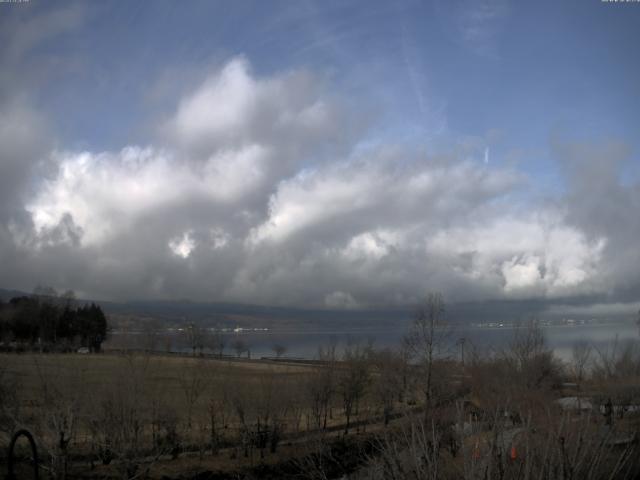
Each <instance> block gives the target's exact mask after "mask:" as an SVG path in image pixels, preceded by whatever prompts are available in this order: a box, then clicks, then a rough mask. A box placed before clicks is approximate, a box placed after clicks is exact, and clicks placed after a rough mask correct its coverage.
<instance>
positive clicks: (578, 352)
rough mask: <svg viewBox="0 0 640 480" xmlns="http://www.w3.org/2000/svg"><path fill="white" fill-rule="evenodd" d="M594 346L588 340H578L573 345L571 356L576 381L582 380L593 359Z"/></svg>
mask: <svg viewBox="0 0 640 480" xmlns="http://www.w3.org/2000/svg"><path fill="white" fill-rule="evenodd" d="M592 352H593V347H592V346H591V344H590V343H589V342H587V341H586V340H578V341H577V342H575V343H574V344H573V346H572V347H571V358H572V360H573V365H572V367H573V376H574V378H575V379H576V381H578V382H581V381H582V380H583V379H584V375H585V372H586V369H587V366H588V364H589V360H590V359H591V353H592Z"/></svg>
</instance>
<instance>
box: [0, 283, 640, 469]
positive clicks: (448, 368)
mask: <svg viewBox="0 0 640 480" xmlns="http://www.w3.org/2000/svg"><path fill="white" fill-rule="evenodd" d="M443 314H444V305H443V303H442V299H441V298H440V297H439V296H438V295H431V296H430V297H429V298H428V299H427V300H426V301H425V303H424V305H423V306H422V307H421V308H420V309H419V310H418V312H417V314H416V317H415V321H414V323H413V326H412V328H411V330H410V331H409V332H408V334H407V338H406V342H405V344H404V345H403V347H402V348H399V349H398V350H397V351H391V350H378V349H376V348H374V347H373V346H372V345H367V344H361V343H352V344H350V345H348V346H347V348H346V349H345V350H344V352H343V353H342V354H340V355H338V354H337V351H336V349H335V346H333V345H326V346H323V347H322V348H320V349H319V351H318V355H317V358H316V359H315V360H316V361H314V362H310V363H309V364H307V365H305V364H302V363H301V362H296V363H291V364H289V363H287V362H286V359H282V358H279V359H278V361H251V360H248V359H244V358H225V359H218V358H214V357H202V356H199V355H197V354H196V355H188V356H182V357H177V356H168V355H167V356H161V355H151V354H143V353H140V352H138V353H135V354H133V353H119V354H106V353H102V354H99V355H78V354H45V353H28V354H22V355H15V354H3V355H0V365H1V367H0V375H1V377H0V432H1V433H0V448H1V450H0V451H1V452H3V453H2V455H3V456H4V455H5V454H4V452H5V451H6V446H7V444H8V442H9V439H10V437H11V435H12V433H13V432H15V431H17V430H18V429H21V428H26V429H28V430H30V431H31V432H32V433H33V434H34V436H35V438H36V441H37V445H38V449H39V452H40V456H41V466H40V473H41V478H42V477H44V478H56V479H62V478H93V479H99V478H105V479H107V478H109V479H111V478H113V479H115V478H118V479H134V478H154V479H161V478H162V479H177V478H181V479H243V478H244V479H259V478H266V479H276V478H292V479H293V478H299V479H301V478H308V479H319V480H320V479H339V478H352V479H362V480H364V479H370V480H378V479H380V480H383V479H416V480H417V479H436V478H437V479H465V480H466V479H478V480H481V479H520V478H523V479H558V480H568V479H576V480H577V479H625V478H629V479H631V478H637V477H638V475H639V474H640V448H639V445H638V432H639V429H640V348H639V345H638V343H637V342H630V343H626V344H620V343H618V342H614V343H612V344H611V347H610V348H609V349H606V351H605V350H600V351H597V350H594V349H593V348H591V347H590V346H589V345H588V344H584V343H577V344H576V347H575V348H574V352H573V361H572V362H570V363H562V362H560V361H559V360H558V359H557V358H556V357H554V355H553V353H552V351H551V350H549V349H548V348H547V347H546V345H545V341H544V338H543V336H542V332H541V330H540V328H539V326H538V325H537V323H536V322H535V321H531V322H528V323H527V324H525V325H523V326H522V327H521V328H519V329H517V330H516V333H515V334H514V337H513V339H512V341H511V343H510V345H508V346H507V347H505V348H504V349H500V350H495V351H485V352H480V351H477V350H476V349H474V347H473V345H472V343H471V341H470V340H463V339H461V340H460V341H458V342H457V343H458V349H457V350H456V351H455V352H448V351H446V348H447V347H446V346H447V345H451V343H452V342H451V335H453V334H454V333H453V332H452V330H451V329H449V328H447V326H446V325H445V324H444V322H443V318H444V316H443ZM20 447H21V448H20V453H21V455H22V456H28V455H27V453H26V452H27V450H26V449H25V448H24V445H22V444H20ZM0 465H6V458H4V457H3V458H1V459H0ZM20 468H21V469H22V470H20V472H22V474H24V475H27V473H28V466H27V465H26V464H23V465H22V466H21V467H20ZM4 473H5V472H2V471H0V475H4ZM25 478H30V477H25Z"/></svg>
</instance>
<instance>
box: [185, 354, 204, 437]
mask: <svg viewBox="0 0 640 480" xmlns="http://www.w3.org/2000/svg"><path fill="white" fill-rule="evenodd" d="M207 373H208V372H207V362H205V360H202V359H200V360H197V361H195V362H193V361H189V360H186V361H185V362H183V364H182V372H181V375H180V376H179V377H178V381H179V382H180V388H181V389H182V393H183V394H184V399H185V404H186V407H187V408H186V414H187V428H188V429H189V430H190V429H191V427H192V422H191V420H192V416H193V410H194V408H195V406H196V404H197V402H198V400H199V399H200V398H201V397H202V396H203V395H204V393H205V389H206V387H207V384H208V380H209V379H208V378H207Z"/></svg>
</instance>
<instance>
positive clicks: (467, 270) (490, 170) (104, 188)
mask: <svg viewBox="0 0 640 480" xmlns="http://www.w3.org/2000/svg"><path fill="white" fill-rule="evenodd" d="M639 44H640V3H633V2H629V3H622V2H602V1H600V0H581V1H563V2H555V1H553V2H552V1H549V2H545V1H538V2H520V1H508V0H477V1H467V0H456V1H444V0H442V1H441V0H433V1H398V2H375V1H371V0H368V1H339V2H338V1H335V2H334V1H317V2H316V1H307V0H299V1H283V2H280V1H268V2H265V1H255V2H253V1H249V0H243V1H239V2H222V1H220V2H218V1H184V2H175V1H168V0H167V1H162V0H158V1H154V2H133V3H132V2H120V1H109V0H105V1H102V2H73V1H65V2H62V1H46V2H45V1H38V0H30V1H26V2H25V1H23V2H16V3H11V2H5V3H0V287H4V288H16V289H23V290H27V291H30V290H33V288H34V287H35V286H37V285H47V286H51V287H54V288H56V289H58V290H66V289H73V290H75V291H76V292H77V294H78V295H79V296H85V297H90V298H95V299H104V300H127V299H177V298H188V299H192V300H200V301H228V302H245V303H255V304H267V305H282V306H301V307H305V306H307V307H314V308H317V307H326V308H346V309H354V308H367V307H389V306H393V307H397V306H403V305H410V304H413V303H415V302H417V301H419V300H420V299H421V298H423V297H424V296H425V294H426V293H427V292H430V291H439V292H442V293H443V294H444V296H445V299H446V300H447V301H448V302H467V301H484V300H509V301H523V302H525V301H531V300H535V301H543V302H548V304H549V306H550V308H554V309H557V308H559V307H558V306H560V307H561V306H562V305H567V306H570V308H572V309H574V310H575V309H576V308H578V309H583V311H586V312H589V311H593V312H600V313H602V312H606V311H607V309H611V310H612V311H613V310H615V311H617V312H619V311H628V312H636V311H637V310H638V309H639V308H640V269H639V268H638V265H640V248H639V245H640V243H639V239H640V131H639V128H640V91H639V89H638V86H639V85H640V55H638V49H637V46H638V45H639ZM567 308H569V307H567Z"/></svg>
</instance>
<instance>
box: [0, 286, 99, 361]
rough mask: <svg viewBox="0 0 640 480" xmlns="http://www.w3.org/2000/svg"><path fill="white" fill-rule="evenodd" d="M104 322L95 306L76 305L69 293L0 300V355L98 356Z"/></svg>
mask: <svg viewBox="0 0 640 480" xmlns="http://www.w3.org/2000/svg"><path fill="white" fill-rule="evenodd" d="M106 337H107V319H106V317H105V315H104V313H103V311H102V309H101V308H100V306H98V305H96V304H95V303H91V304H82V305H78V304H77V302H76V301H75V296H74V294H73V292H66V293H64V294H62V295H58V294H57V293H56V292H55V291H54V290H51V289H43V290H41V291H38V290H37V291H36V293H35V294H34V295H31V296H21V297H14V298H12V299H11V300H9V302H8V303H6V304H5V303H4V302H2V300H0V351H17V352H24V351H28V350H31V351H34V350H37V351H40V352H50V351H57V352H69V351H72V350H76V349H78V348H87V349H89V350H90V351H92V352H99V351H100V348H101V345H102V342H104V340H105V339H106Z"/></svg>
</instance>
